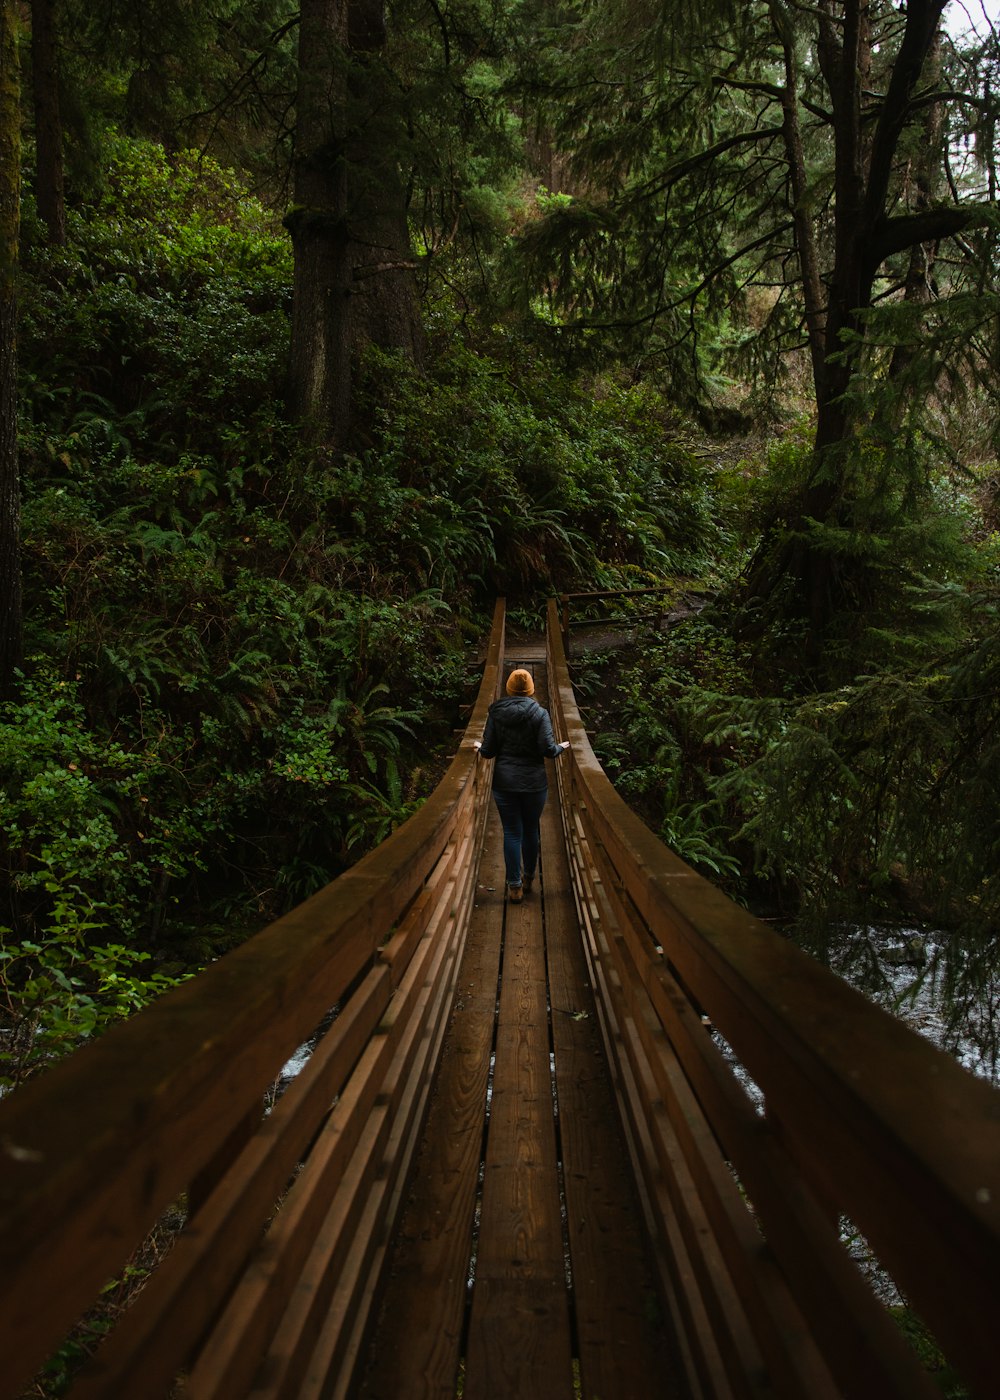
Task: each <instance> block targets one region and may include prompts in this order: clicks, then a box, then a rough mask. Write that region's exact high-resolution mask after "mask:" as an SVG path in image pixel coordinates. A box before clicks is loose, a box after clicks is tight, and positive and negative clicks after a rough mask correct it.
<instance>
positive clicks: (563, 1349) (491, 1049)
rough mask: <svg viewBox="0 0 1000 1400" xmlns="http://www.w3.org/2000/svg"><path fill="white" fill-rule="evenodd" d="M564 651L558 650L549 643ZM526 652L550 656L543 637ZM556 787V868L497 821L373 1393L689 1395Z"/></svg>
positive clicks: (567, 1397) (549, 813)
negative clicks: (601, 1023)
mask: <svg viewBox="0 0 1000 1400" xmlns="http://www.w3.org/2000/svg"><path fill="white" fill-rule="evenodd" d="M543 655H544V653H543ZM510 664H511V665H515V666H522V665H523V666H527V667H528V668H529V669H531V670H532V671H533V673H534V677H535V693H536V697H537V698H538V699H539V700H540V701H541V703H543V704H545V703H547V699H548V697H547V694H546V686H545V665H544V661H543V660H541V659H540V658H539V656H538V655H537V654H535V653H533V652H532V651H531V650H528V649H526V648H524V647H522V648H520V649H515V650H513V651H512V653H511V657H510ZM559 800H560V799H559V791H558V787H557V785H556V783H555V782H554V781H550V786H549V801H548V803H547V805H546V808H545V811H544V813H543V815H542V857H541V869H540V880H539V881H538V882H536V885H535V888H534V890H533V891H532V893H531V894H530V895H529V896H528V897H527V898H526V899H525V900H524V902H523V903H521V904H519V905H518V904H510V903H508V902H507V900H506V898H505V893H504V891H505V886H504V867H503V851H502V832H501V828H500V823H499V819H498V817H497V814H496V812H495V810H494V811H492V812H491V815H490V818H489V820H488V822H487V827H486V834H485V840H484V846H483V853H482V857H481V861H480V867H479V878H478V885H477V890H476V897H475V904H474V908H473V911H472V916H471V920H470V925H469V932H468V936H467V941H466V947H465V953H464V956H463V959H462V963H461V966H460V969H459V974H458V979H457V988H456V995H455V1003H454V1006H453V1008H452V1014H451V1020H450V1024H449V1030H448V1034H447V1037H446V1039H445V1043H444V1048H443V1054H442V1060H441V1063H440V1066H439V1069H438V1079H437V1085H436V1090H435V1094H434V1097H433V1100H432V1102H431V1105H430V1110H429V1115H428V1121H427V1128H426V1131H425V1134H424V1141H423V1145H422V1148H421V1151H420V1153H419V1156H418V1159H417V1165H416V1170H415V1174H414V1181H413V1186H412V1189H411V1194H410V1200H409V1204H408V1206H407V1209H406V1212H405V1214H404V1216H403V1220H402V1224H401V1227H400V1230H399V1233H398V1237H397V1241H396V1246H395V1250H394V1252H393V1254H392V1255H391V1256H390V1265H389V1280H388V1283H387V1285H386V1291H385V1298H384V1302H383V1307H382V1310H381V1315H380V1319H379V1323H378V1327H377V1330H376V1332H375V1336H374V1341H373V1345H372V1348H371V1362H370V1365H369V1369H368V1373H367V1375H366V1377H365V1379H364V1381H363V1384H362V1387H361V1390H360V1396H361V1397H362V1400H396V1397H399V1396H403V1395H405V1396H406V1397H408V1400H409V1398H410V1397H413V1400H431V1397H435V1398H436V1397H440V1400H444V1397H448V1400H452V1398H453V1397H454V1396H455V1395H456V1394H458V1393H460V1394H461V1395H462V1396H463V1397H464V1400H491V1397H493V1396H496V1395H509V1396H525V1397H533V1396H545V1397H546V1400H572V1397H573V1396H574V1394H581V1393H582V1394H586V1395H593V1396H600V1397H601V1400H646V1397H648V1396H649V1394H650V1382H651V1377H654V1376H655V1377H657V1378H658V1389H657V1394H658V1395H660V1396H662V1397H664V1400H673V1397H680V1396H682V1395H684V1394H686V1389H685V1388H684V1386H683V1369H682V1368H681V1367H680V1366H678V1364H677V1354H676V1344H675V1342H674V1341H673V1339H672V1337H671V1335H670V1332H669V1326H668V1322H667V1320H666V1319H665V1318H664V1317H663V1315H662V1312H661V1309H660V1305H659V1301H658V1291H657V1286H656V1282H655V1277H654V1274H653V1269H652V1263H651V1260H650V1258H649V1253H648V1238H647V1235H646V1233H645V1231H644V1229H643V1226H642V1220H641V1213H640V1207H639V1203H638V1199H637V1197H636V1193H635V1188H634V1185H633V1179H632V1171H631V1168H630V1165H629V1161H628V1156H627V1151H626V1147H625V1144H624V1141H623V1139H622V1134H621V1128H620V1125H619V1119H618V1115H617V1111H616V1108H615V1102H614V1095H613V1089H612V1085H611V1081H610V1077H609V1074H608V1068H607V1062H606V1060H605V1058H604V1053H603V1049H602V1046H601V1040H600V1034H599V1030H598V1024H597V1018H596V1011H595V1005H594V996H593V991H592V988H591V986H590V984H589V981H588V975H587V968H586V963H585V959H584V953H583V943H582V939H581V934H580V927H579V922H578V919H577V914H576V909H575V906H574V900H573V893H572V888H571V884H570V871H569V865H568V862H567V858H566V851H565V843H564V840H563V832H562V827H561V820H560V809H559Z"/></svg>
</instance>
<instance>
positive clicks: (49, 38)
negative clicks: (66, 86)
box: [31, 0, 66, 245]
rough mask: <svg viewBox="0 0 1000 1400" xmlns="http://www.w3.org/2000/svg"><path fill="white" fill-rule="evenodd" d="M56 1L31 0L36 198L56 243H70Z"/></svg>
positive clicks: (44, 221) (42, 217) (52, 238)
mask: <svg viewBox="0 0 1000 1400" xmlns="http://www.w3.org/2000/svg"><path fill="white" fill-rule="evenodd" d="M55 3H56V0H31V87H32V97H33V99H34V106H35V148H36V157H35V158H36V164H37V170H36V173H35V199H36V200H37V201H38V213H39V217H40V218H41V220H42V222H43V223H44V224H45V227H46V228H47V229H48V232H49V240H50V242H52V243H56V244H59V245H62V244H64V243H65V242H66V202H65V196H64V188H63V185H64V182H63V139H62V138H63V133H62V119H61V117H60V113H59V57H58V46H57V43H56V25H55Z"/></svg>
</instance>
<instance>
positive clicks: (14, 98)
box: [0, 0, 22, 698]
mask: <svg viewBox="0 0 1000 1400" xmlns="http://www.w3.org/2000/svg"><path fill="white" fill-rule="evenodd" d="M20 220H21V113H20V84H19V77H18V67H17V32H16V14H15V4H14V0H0V698H7V697H9V696H11V695H12V694H13V692H14V681H15V677H14V671H15V669H16V668H17V667H18V666H19V665H20V663H21V648H22V617H21V558H20V535H21V529H20V522H21V490H20V481H19V477H18V461H17V375H16V370H17V358H16V355H17V339H16V310H17V305H16V283H15V276H16V272H17V259H18V239H19V236H20Z"/></svg>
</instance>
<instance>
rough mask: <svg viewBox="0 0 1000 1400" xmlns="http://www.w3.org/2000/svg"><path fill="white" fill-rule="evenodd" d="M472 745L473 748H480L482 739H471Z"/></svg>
mask: <svg viewBox="0 0 1000 1400" xmlns="http://www.w3.org/2000/svg"><path fill="white" fill-rule="evenodd" d="M472 747H473V748H474V749H481V748H482V747H483V741H482V739H473V741H472Z"/></svg>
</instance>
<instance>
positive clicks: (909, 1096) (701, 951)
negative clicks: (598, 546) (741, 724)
mask: <svg viewBox="0 0 1000 1400" xmlns="http://www.w3.org/2000/svg"><path fill="white" fill-rule="evenodd" d="M559 621H560V619H559V614H558V611H557V605H556V603H555V602H554V601H553V602H552V603H551V604H550V608H549V627H548V632H549V661H548V666H549V694H550V698H551V704H552V710H553V719H554V721H555V725H556V730H557V733H560V734H561V735H565V737H567V738H569V739H570V740H571V743H572V756H571V761H569V760H570V756H569V755H567V758H566V759H564V760H563V761H562V762H560V763H559V764H558V765H557V766H556V771H557V775H558V782H559V786H560V792H561V798H562V809H563V821H564V825H565V830H566V839H567V844H568V848H569V851H570V858H571V865H572V867H573V871H574V881H575V884H576V892H577V903H578V910H579V914H580V918H581V924H582V927H583V929H584V938H585V943H586V947H587V954H588V958H589V960H590V965H591V975H592V980H593V984H594V988H595V993H596V994H597V997H598V1005H599V1008H600V1014H601V1019H602V1023H603V1024H602V1031H603V1035H604V1039H605V1043H606V1047H607V1050H608V1054H609V1058H610V1062H611V1065H612V1073H613V1075H614V1076H615V1078H616V1081H617V1086H616V1087H617V1091H618V1095H619V1100H620V1104H621V1106H622V1112H623V1117H624V1121H625V1125H626V1131H627V1136H628V1138H629V1144H630V1151H631V1154H632V1157H633V1162H634V1165H635V1168H636V1175H637V1179H638V1181H639V1183H640V1191H641V1194H642V1196H643V1204H644V1209H645V1212H646V1216H647V1224H648V1226H649V1229H650V1231H651V1234H652V1236H653V1239H654V1241H655V1244H656V1251H655V1252H656V1257H657V1259H658V1260H659V1262H660V1266H661V1272H662V1281H663V1286H664V1289H665V1291H666V1293H667V1294H668V1296H669V1297H670V1299H671V1305H672V1309H673V1312H674V1317H675V1320H676V1323H677V1330H678V1333H679V1334H680V1337H681V1339H682V1342H683V1343H684V1344H685V1345H686V1347H687V1350H688V1357H687V1361H688V1369H689V1374H690V1376H691V1379H692V1386H693V1387H694V1388H695V1393H704V1394H707V1395H710V1396H728V1395H735V1396H763V1395H769V1396H770V1395H782V1396H788V1397H796V1400H820V1397H830V1400H833V1397H842V1396H860V1397H876V1396H877V1397H889V1396H895V1397H899V1400H904V1397H905V1400H915V1397H921V1396H926V1397H928V1400H929V1397H933V1396H937V1397H938V1400H940V1391H939V1390H938V1389H937V1387H936V1386H935V1385H934V1384H933V1382H932V1381H931V1380H930V1379H929V1378H928V1376H927V1374H926V1372H924V1371H923V1370H922V1369H921V1367H920V1366H919V1365H918V1364H917V1363H916V1361H915V1360H914V1358H913V1354H912V1352H911V1351H910V1349H909V1347H908V1346H907V1345H906V1344H905V1343H904V1341H903V1340H902V1336H901V1333H900V1330H899V1327H898V1326H897V1323H896V1321H895V1320H894V1319H893V1317H892V1316H891V1315H890V1312H889V1311H888V1310H887V1308H886V1307H885V1306H884V1305H883V1304H882V1303H881V1302H880V1301H878V1299H877V1298H876V1297H875V1296H874V1294H873V1292H872V1289H871V1288H870V1287H869V1284H868V1282H867V1281H866V1278H865V1277H864V1275H863V1274H862V1271H861V1270H860V1268H859V1267H858V1266H857V1265H856V1263H855V1262H854V1261H853V1260H852V1259H851V1258H850V1257H849V1256H848V1253H847V1251H846V1249H845V1247H844V1245H843V1243H842V1238H841V1235H842V1226H843V1222H844V1219H845V1218H846V1219H847V1220H849V1221H850V1222H851V1223H852V1225H853V1226H854V1227H856V1228H857V1229H858V1230H860V1232H861V1233H862V1235H863V1236H864V1238H865V1240H867V1243H868V1245H869V1246H870V1248H871V1250H872V1251H873V1253H874V1255H875V1256H876V1257H877V1259H878V1260H879V1262H880V1264H881V1266H882V1267H883V1268H884V1269H885V1270H886V1271H887V1272H888V1274H889V1275H890V1276H891V1277H892V1279H893V1280H894V1281H895V1283H896V1285H897V1286H898V1288H899V1289H900V1290H901V1293H902V1294H903V1295H904V1297H905V1299H906V1301H907V1303H908V1304H909V1305H910V1306H911V1307H912V1308H913V1309H914V1310H915V1311H916V1313H917V1314H919V1316H920V1317H921V1318H922V1319H923V1321H924V1323H925V1324H926V1325H927V1326H928V1327H929V1328H930V1330H931V1332H932V1333H933V1334H934V1336H935V1337H936V1339H937V1341H938V1342H939V1343H940V1345H941V1346H942V1347H943V1349H944V1351H945V1353H946V1354H947V1356H948V1357H949V1358H950V1360H951V1362H952V1363H953V1365H954V1366H955V1367H956V1368H957V1369H958V1371H959V1373H960V1374H961V1375H962V1376H963V1378H964V1379H965V1381H966V1384H967V1385H968V1386H969V1387H970V1389H971V1390H972V1392H973V1393H974V1394H975V1395H978V1396H982V1397H983V1400H986V1397H994V1396H996V1395H997V1394H998V1390H1000V1342H998V1337H997V1326H998V1322H1000V1094H998V1093H997V1092H996V1091H995V1090H994V1089H992V1088H991V1087H990V1086H988V1085H987V1084H985V1083H983V1082H981V1081H979V1080H976V1079H975V1078H973V1077H972V1076H971V1075H970V1074H968V1073H967V1072H966V1071H965V1070H963V1069H962V1068H960V1067H959V1066H958V1065H957V1064H956V1063H955V1062H954V1061H953V1060H952V1059H951V1058H950V1057H948V1056H947V1055H945V1054H943V1053H941V1052H939V1051H938V1050H936V1049H935V1048H934V1047H933V1046H931V1045H930V1044H929V1043H928V1042H926V1041H925V1040H923V1039H922V1038H921V1037H919V1036H917V1035H916V1034H914V1033H913V1032H911V1031H910V1030H908V1029H907V1028H906V1027H904V1026H903V1025H901V1024H900V1023H899V1022H897V1021H896V1020H894V1019H893V1018H891V1017H890V1016H888V1015H886V1014H884V1013H883V1012H881V1011H879V1010H878V1009H877V1008H875V1007H873V1006H872V1005H871V1004H870V1003H869V1002H867V1001H866V1000H865V999H864V998H863V997H861V996H860V995H858V994H857V993H856V992H854V991H853V990H852V989H851V988H850V987H849V986H848V985H846V984H845V983H843V982H842V981H840V980H839V979H838V978H837V977H835V976H834V975H833V974H831V973H830V972H828V971H827V970H826V969H824V968H823V967H821V966H819V965H818V964H817V963H815V962H814V961H812V960H811V959H809V958H808V957H807V956H805V955H804V954H802V953H800V952H799V951H798V950H797V949H796V948H795V947H793V946H792V945H791V944H789V943H788V942H787V941H785V940H783V939H782V938H780V937H778V936H777V935H776V934H775V933H774V932H773V931H772V930H770V929H769V928H767V927H766V926H765V925H763V924H762V923H760V922H758V921H757V920H755V919H753V918H751V917H750V916H749V915H748V914H747V913H746V912H745V911H744V910H742V909H740V908H738V907H737V906H736V905H734V904H732V903H731V902H730V901H729V900H728V899H726V898H725V897H724V896H723V895H722V894H721V893H719V891H717V890H716V889H715V888H714V887H713V886H712V885H711V884H709V883H708V882H707V881H706V880H703V879H702V878H701V877H700V876H698V875H696V874H695V873H694V872H693V871H692V870H691V869H690V868H689V867H688V866H686V865H684V864H683V862H682V861H680V860H679V859H678V858H677V857H676V856H674V855H673V854H672V853H671V852H670V851H669V850H667V849H666V847H665V846H663V845H662V843H661V842H660V841H658V840H657V839H656V837H655V836H654V835H653V834H652V833H651V832H650V831H649V830H648V828H647V827H645V826H644V825H643V824H642V823H641V822H640V821H639V820H638V818H637V817H636V816H635V815H634V814H633V813H632V812H631V811H630V810H629V808H628V807H627V806H626V805H625V803H624V802H623V801H622V800H621V798H620V797H619V796H618V795H617V793H616V792H615V791H614V789H613V788H612V787H611V784H610V783H609V781H608V779H607V777H606V776H605V774H604V772H603V770H602V769H601V767H600V765H599V764H598V762H597V760H596V758H595V757H594V754H593V751H592V749H591V746H590V743H589V741H588V738H587V734H586V731H585V729H584V727H583V724H582V722H581V720H580V716H579V713H578V711H577V707H576V703H575V699H574V696H573V690H572V687H571V684H570V679H569V675H568V671H567V666H566V659H565V655H564V651H563V646H562V639H561V634H560V627H559ZM722 1038H724V1040H725V1042H727V1043H728V1046H729V1047H730V1048H731V1054H728V1055H727V1053H726V1051H725V1047H724V1045H723V1044H722V1043H721V1040H722ZM732 1055H735V1057H736V1059H737V1061H738V1062H739V1063H740V1064H741V1065H742V1066H743V1067H744V1068H745V1072H746V1074H748V1075H749V1076H750V1077H751V1080H752V1082H753V1083H754V1084H755V1085H756V1086H757V1089H758V1091H759V1096H760V1097H759V1100H758V1101H757V1102H756V1103H755V1102H754V1100H753V1098H751V1096H750V1095H749V1094H748V1092H747V1090H746V1088H745V1087H744V1084H743V1083H741V1081H740V1080H739V1079H738V1078H737V1076H736V1074H735V1073H734V1070H733V1068H732V1065H731V1058H732Z"/></svg>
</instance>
